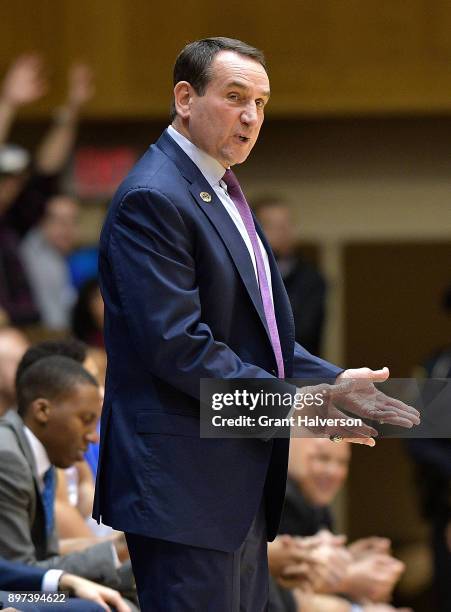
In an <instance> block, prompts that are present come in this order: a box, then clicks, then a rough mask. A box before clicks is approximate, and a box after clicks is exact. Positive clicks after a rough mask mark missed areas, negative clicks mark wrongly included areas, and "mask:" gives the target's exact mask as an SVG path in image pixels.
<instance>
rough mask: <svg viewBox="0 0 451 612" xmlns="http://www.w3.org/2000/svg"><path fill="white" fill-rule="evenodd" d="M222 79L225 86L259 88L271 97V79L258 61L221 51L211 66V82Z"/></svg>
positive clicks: (232, 52)
mask: <svg viewBox="0 0 451 612" xmlns="http://www.w3.org/2000/svg"><path fill="white" fill-rule="evenodd" d="M214 79H220V80H221V81H222V83H223V84H224V85H236V86H240V87H249V86H251V85H252V86H256V85H257V86H258V87H259V88H261V89H262V93H263V92H264V93H265V94H266V95H268V96H269V79H268V75H267V73H266V70H265V68H264V67H263V66H262V65H261V64H260V62H259V61H258V60H255V59H253V58H252V57H248V56H246V55H241V54H239V53H235V52H234V51H220V52H219V53H217V54H216V56H215V58H214V60H213V62H212V64H211V80H214Z"/></svg>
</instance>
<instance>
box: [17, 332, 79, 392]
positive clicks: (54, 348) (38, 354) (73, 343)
mask: <svg viewBox="0 0 451 612" xmlns="http://www.w3.org/2000/svg"><path fill="white" fill-rule="evenodd" d="M56 355H62V356H63V357H69V358H70V359H74V360H75V361H77V362H78V363H84V361H85V360H86V359H87V357H88V353H87V346H86V344H84V343H83V342H80V340H76V339H75V338H65V339H64V340H44V341H43V342H38V343H37V344H33V345H32V346H30V348H29V349H28V350H27V351H26V353H25V354H24V355H23V357H22V359H21V360H20V362H19V365H18V366H17V370H16V387H17V385H18V381H19V378H20V377H21V376H22V374H23V372H24V371H25V370H26V369H27V368H28V367H29V366H31V365H32V364H33V363H35V362H36V361H39V360H40V359H43V358H44V357H54V356H56ZM88 371H89V370H88Z"/></svg>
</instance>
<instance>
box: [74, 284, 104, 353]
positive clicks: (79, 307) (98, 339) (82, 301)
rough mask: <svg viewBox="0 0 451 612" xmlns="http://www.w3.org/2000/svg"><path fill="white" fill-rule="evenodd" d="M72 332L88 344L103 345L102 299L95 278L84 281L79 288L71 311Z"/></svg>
mask: <svg viewBox="0 0 451 612" xmlns="http://www.w3.org/2000/svg"><path fill="white" fill-rule="evenodd" d="M72 333H73V334H74V336H75V337H76V338H79V339H80V340H82V341H83V342H86V344H88V345H90V346H94V347H99V348H103V346H104V344H103V299H102V295H101V293H100V287H99V283H98V281H97V279H96V278H92V279H90V280H88V281H86V282H85V283H84V285H83V286H82V287H81V289H80V292H79V294H78V300H77V303H76V304H75V307H74V310H73V312H72Z"/></svg>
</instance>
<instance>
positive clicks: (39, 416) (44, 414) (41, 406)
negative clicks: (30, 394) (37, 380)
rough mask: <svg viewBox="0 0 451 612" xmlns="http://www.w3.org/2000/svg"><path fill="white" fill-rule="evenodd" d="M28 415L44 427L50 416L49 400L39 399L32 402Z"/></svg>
mask: <svg viewBox="0 0 451 612" xmlns="http://www.w3.org/2000/svg"><path fill="white" fill-rule="evenodd" d="M30 414H32V415H33V418H34V419H35V420H36V421H37V422H38V423H39V424H40V425H46V424H47V422H48V420H49V416H50V402H49V400H47V399H45V398H43V397H39V398H37V399H35V400H33V401H32V402H31V404H30Z"/></svg>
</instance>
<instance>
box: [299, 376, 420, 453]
mask: <svg viewBox="0 0 451 612" xmlns="http://www.w3.org/2000/svg"><path fill="white" fill-rule="evenodd" d="M389 375H390V372H389V370H388V368H383V369H381V370H371V369H369V368H358V369H352V370H345V371H344V372H342V373H341V374H340V375H339V376H337V379H336V383H335V384H334V385H327V384H321V385H317V386H315V387H311V388H310V387H303V388H302V393H303V394H305V393H306V392H311V393H316V394H318V393H319V392H320V393H321V394H322V397H323V400H324V401H323V404H322V406H321V407H318V406H317V405H315V406H312V409H311V410H310V411H309V410H308V409H307V410H305V408H303V413H304V414H308V415H309V416H321V417H323V418H327V419H328V420H329V419H333V420H334V422H335V424H334V425H330V424H329V423H327V424H326V425H325V426H321V427H310V426H309V427H308V429H309V430H310V431H311V433H312V434H313V435H318V436H341V437H343V438H346V439H347V441H348V442H356V443H358V444H366V445H368V446H374V444H375V441H374V437H375V436H377V433H378V432H377V430H376V429H374V428H373V427H370V426H369V425H366V424H365V423H362V425H357V424H348V423H345V421H346V420H347V419H349V417H347V415H346V414H345V413H344V412H342V410H340V408H341V409H343V410H345V411H346V412H348V413H351V414H353V415H356V416H357V417H360V418H362V419H371V420H373V421H379V423H389V424H391V425H398V426H400V427H407V428H410V427H412V426H413V425H418V423H419V422H420V415H419V412H418V411H417V410H415V408H412V407H411V406H408V405H407V404H404V402H402V401H400V400H397V399H394V398H391V397H389V396H387V395H385V393H382V391H379V389H377V388H376V387H375V386H374V383H375V382H384V381H385V380H387V378H388V377H389ZM318 413H320V414H318Z"/></svg>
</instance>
